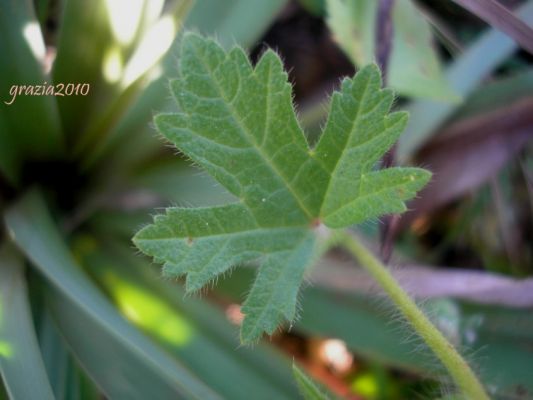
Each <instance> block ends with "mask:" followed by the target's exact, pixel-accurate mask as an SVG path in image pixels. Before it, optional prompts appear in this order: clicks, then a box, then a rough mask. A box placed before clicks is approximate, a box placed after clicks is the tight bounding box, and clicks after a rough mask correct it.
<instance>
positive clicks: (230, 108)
mask: <svg viewBox="0 0 533 400" xmlns="http://www.w3.org/2000/svg"><path fill="white" fill-rule="evenodd" d="M195 51H196V50H195ZM196 55H197V57H198V59H199V60H200V62H201V63H202V66H203V67H204V68H205V69H206V70H207V71H209V72H210V73H211V75H212V74H213V73H214V71H212V70H211V69H210V68H209V65H208V64H207V63H206V62H205V60H204V59H203V57H202V56H201V54H199V53H198V52H196ZM227 59H228V57H227V55H226V56H225V58H224V60H223V61H225V60H227ZM223 61H221V62H220V63H219V64H218V65H217V66H216V68H215V70H216V69H218V68H219V67H220V65H222V62H223ZM271 69H272V67H271V64H270V63H269V64H268V84H267V85H266V95H265V97H266V98H267V103H269V104H270V96H269V92H270V81H271V75H272V74H271ZM251 75H252V76H254V77H256V71H255V69H252V73H251ZM238 76H239V85H241V84H242V78H241V75H240V74H239V73H238ZM210 78H211V80H212V81H213V83H214V85H215V87H216V89H217V92H218V95H219V96H220V98H221V99H223V100H224V106H225V107H226V108H227V109H228V111H229V112H230V115H231V116H232V117H233V119H234V120H235V121H236V123H237V126H238V127H239V130H240V132H241V133H242V134H244V138H245V140H247V141H248V142H249V143H250V144H251V147H252V148H253V149H254V150H256V152H257V153H258V154H259V156H260V157H261V158H262V159H263V160H264V161H265V163H266V164H267V166H268V167H270V169H271V170H272V171H273V172H274V175H275V176H277V177H278V178H280V179H281V181H282V182H283V184H284V185H285V187H286V188H287V189H288V191H289V192H290V193H291V195H292V197H293V198H294V199H295V200H296V203H297V204H298V206H299V207H300V209H301V210H302V211H303V212H304V213H305V215H306V216H307V218H308V219H309V220H312V219H313V218H314V215H313V213H311V212H310V211H309V209H308V208H307V207H306V206H305V204H304V203H303V202H302V200H301V199H300V197H299V196H298V195H297V193H296V192H295V191H294V189H293V188H292V186H291V185H290V182H289V181H288V180H287V179H286V178H285V177H284V176H283V174H282V173H281V172H280V171H279V170H278V168H277V167H276V165H275V164H274V163H273V162H272V160H270V158H269V157H268V156H267V154H266V153H265V152H264V151H263V150H262V148H261V147H260V146H259V144H258V143H256V142H255V140H254V138H253V135H251V134H250V132H249V131H248V129H246V127H244V126H243V125H242V122H241V120H240V118H238V113H237V110H236V109H235V107H234V106H233V102H229V101H228V99H226V97H225V96H224V94H223V92H222V88H221V87H220V85H219V83H218V81H217V80H216V79H215V78H214V76H211V77H210ZM238 91H239V89H237V92H238ZM269 108H270V107H267V110H266V112H268V110H269ZM267 118H268V115H266V118H265V121H268V119H267ZM265 125H266V124H265ZM266 135H267V132H266V126H265V134H264V136H265V137H266ZM263 140H264V139H263Z"/></svg>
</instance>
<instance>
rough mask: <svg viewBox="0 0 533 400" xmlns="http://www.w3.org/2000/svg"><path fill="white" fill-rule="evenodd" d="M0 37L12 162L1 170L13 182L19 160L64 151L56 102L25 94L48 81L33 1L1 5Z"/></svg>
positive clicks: (2, 115)
mask: <svg viewBox="0 0 533 400" xmlns="http://www.w3.org/2000/svg"><path fill="white" fill-rule="evenodd" d="M0 38H1V40H0V54H2V57H0V76H1V77H2V79H1V80H0V93H1V97H2V104H1V107H0V143H1V144H2V147H3V146H5V145H8V146H9V147H8V151H9V152H10V153H11V154H10V155H9V161H10V162H9V163H8V159H4V157H3V154H2V157H0V168H1V169H2V170H3V171H4V173H5V175H6V176H8V177H12V178H14V177H16V176H17V175H18V171H16V167H14V166H15V165H16V161H20V160H21V159H24V158H28V157H30V158H34V159H35V158H36V159H39V158H43V157H49V156H56V155H58V154H60V153H61V151H62V150H63V142H62V140H63V139H62V133H61V125H60V121H59V114H58V111H57V105H56V101H55V98H54V97H53V96H31V95H25V94H28V93H29V89H27V87H28V86H29V85H33V86H34V88H33V89H32V93H33V91H35V90H36V89H35V85H43V84H44V83H45V81H47V80H48V83H49V82H50V80H49V79H47V77H46V74H45V73H44V69H43V66H42V63H43V60H44V57H45V47H44V42H43V38H42V34H41V29H40V27H39V23H38V22H37V19H36V17H35V13H34V10H33V2H32V1H30V0H21V1H3V2H2V6H1V8H0ZM22 85H24V86H26V88H24V89H23V93H22V94H20V95H16V96H13V95H10V92H11V91H12V90H15V91H17V90H20V87H22ZM8 103H11V104H8ZM30 114H31V118H28V116H29V115H30ZM4 149H5V147H3V150H2V153H3V152H4V151H5V150H4Z"/></svg>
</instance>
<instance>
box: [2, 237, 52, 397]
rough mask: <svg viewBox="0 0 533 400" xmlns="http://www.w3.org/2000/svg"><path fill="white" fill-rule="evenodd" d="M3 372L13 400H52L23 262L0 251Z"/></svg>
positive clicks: (12, 255) (11, 254) (13, 255)
mask: <svg viewBox="0 0 533 400" xmlns="http://www.w3.org/2000/svg"><path fill="white" fill-rule="evenodd" d="M0 260H1V261H0V301H1V302H0V371H1V372H2V378H3V379H4V383H5V385H6V388H7V391H8V393H9V396H10V397H11V398H12V399H28V400H31V399H39V400H40V399H43V400H53V399H54V395H53V394H52V388H51V387H50V383H49V381H48V376H47V374H46V370H45V368H44V364H43V360H42V357H41V352H40V350H39V345H38V343H37V338H36V337H35V329H34V327H33V322H32V316H31V311H30V306H29V303H28V294H27V289H26V281H25V277H24V269H23V264H22V260H20V259H19V258H18V257H17V256H16V255H15V252H14V251H13V250H12V249H9V248H8V247H7V246H4V247H3V248H2V249H0Z"/></svg>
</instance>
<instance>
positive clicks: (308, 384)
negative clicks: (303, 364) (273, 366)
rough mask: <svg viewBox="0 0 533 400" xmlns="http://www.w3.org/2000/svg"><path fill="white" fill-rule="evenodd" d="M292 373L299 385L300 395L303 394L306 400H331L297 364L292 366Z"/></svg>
mask: <svg viewBox="0 0 533 400" xmlns="http://www.w3.org/2000/svg"><path fill="white" fill-rule="evenodd" d="M292 373H293V375H294V379H295V380H296V383H297V384H298V388H299V389H300V393H301V394H302V396H303V398H304V399H305V400H327V399H329V397H328V396H326V394H324V393H323V392H322V391H321V390H320V389H319V388H318V387H317V386H316V384H315V383H314V382H313V381H312V380H311V378H309V377H308V376H307V375H306V374H305V373H304V372H303V371H302V370H301V369H300V368H298V367H297V366H296V364H293V365H292Z"/></svg>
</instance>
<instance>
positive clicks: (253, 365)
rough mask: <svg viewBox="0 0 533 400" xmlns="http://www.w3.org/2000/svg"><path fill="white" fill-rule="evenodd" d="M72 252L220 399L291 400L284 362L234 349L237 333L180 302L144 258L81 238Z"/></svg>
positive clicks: (194, 303) (209, 310) (210, 311)
mask: <svg viewBox="0 0 533 400" xmlns="http://www.w3.org/2000/svg"><path fill="white" fill-rule="evenodd" d="M75 249H77V250H75V251H76V253H77V254H78V255H79V256H80V257H82V260H83V264H84V265H85V267H86V269H87V271H89V272H90V273H91V275H92V276H93V277H94V278H95V280H96V281H97V282H98V283H99V284H100V285H101V286H102V287H103V288H105V290H106V292H107V293H108V294H109V296H110V297H111V298H112V299H113V300H114V302H115V304H116V305H117V307H118V308H119V309H120V310H121V311H122V313H123V314H124V315H125V316H126V317H127V318H128V319H129V320H130V321H132V322H133V323H134V324H136V325H137V326H138V327H140V328H141V329H142V330H143V331H144V332H146V333H147V334H149V335H150V336H151V337H153V338H154V339H155V340H157V341H158V342H159V343H161V345H163V346H164V347H165V349H166V350H167V351H168V352H169V353H170V354H173V355H174V356H175V357H177V358H178V359H179V360H180V361H181V362H182V363H183V364H184V365H186V366H187V367H188V368H190V369H191V371H193V372H194V373H196V374H197V375H198V376H201V377H202V379H203V380H204V381H205V382H206V383H207V384H208V385H209V386H210V387H212V388H213V389H215V390H216V391H217V392H218V393H220V395H221V396H223V397H224V398H228V399H247V398H249V396H250V393H254V395H253V397H254V399H265V400H267V399H291V398H294V397H295V395H296V388H295V386H294V385H293V383H292V382H291V378H290V366H289V362H288V360H287V359H286V358H285V357H282V356H281V354H278V353H277V350H276V349H275V348H273V347H271V346H268V345H260V346H257V347H256V348H254V349H250V348H245V347H239V341H238V329H237V327H235V326H232V325H230V323H229V322H228V320H227V318H226V317H225V315H224V314H223V313H222V312H220V310H218V309H215V308H214V307H213V306H210V305H209V304H207V303H206V302H205V301H203V300H201V299H194V298H190V297H189V298H184V292H183V290H182V289H181V288H180V287H179V286H178V285H176V284H173V283H172V282H169V281H164V280H162V279H161V277H160V276H159V275H158V274H157V273H156V270H155V269H154V268H150V265H149V263H148V262H147V260H146V259H145V258H140V257H135V256H134V255H133V254H132V252H131V249H130V245H129V242H124V243H119V242H116V241H114V240H112V239H102V240H101V241H100V242H98V241H96V240H95V239H93V238H91V237H87V236H84V237H82V238H79V239H78V240H77V244H76V245H75ZM207 359H208V360H209V362H206V360H207ZM234 382H239V384H234Z"/></svg>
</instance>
